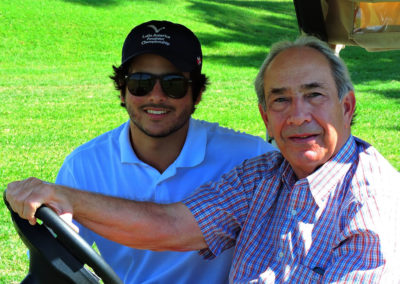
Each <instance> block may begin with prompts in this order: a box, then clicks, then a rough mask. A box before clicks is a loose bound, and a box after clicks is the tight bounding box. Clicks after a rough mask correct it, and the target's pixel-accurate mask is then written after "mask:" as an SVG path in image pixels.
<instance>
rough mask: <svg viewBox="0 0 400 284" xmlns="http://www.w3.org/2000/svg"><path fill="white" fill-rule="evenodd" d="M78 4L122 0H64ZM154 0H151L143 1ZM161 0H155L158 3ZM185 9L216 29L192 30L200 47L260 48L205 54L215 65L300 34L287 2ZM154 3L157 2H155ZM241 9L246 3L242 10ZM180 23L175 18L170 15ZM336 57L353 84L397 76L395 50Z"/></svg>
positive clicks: (211, 1)
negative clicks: (237, 45)
mask: <svg viewBox="0 0 400 284" xmlns="http://www.w3.org/2000/svg"><path fill="white" fill-rule="evenodd" d="M64 1H68V2H73V3H79V4H82V5H91V6H107V5H118V4H119V3H121V2H122V0H64ZM145 1H148V2H156V1H155V0H145ZM160 1H161V2H162V1H163V0H158V1H157V2H160ZM189 3H190V5H189V6H188V11H189V12H190V15H192V17H193V16H195V17H196V18H197V19H198V21H199V22H200V21H201V22H203V23H206V24H208V25H211V26H214V27H215V28H218V29H219V30H220V32H219V33H218V34H215V33H211V32H210V33H205V32H196V34H197V36H198V37H199V39H200V41H201V43H202V45H203V46H204V47H209V48H213V47H214V46H215V47H216V46H218V45H219V44H220V43H226V42H229V43H238V44H244V45H253V46H256V47H257V46H258V47H261V50H262V51H260V52H253V53H248V54H243V53H242V54H234V55H231V54H227V55H224V54H221V55H215V54H214V55H210V56H207V60H208V61H213V62H216V63H219V64H224V65H230V66H236V67H251V68H258V67H259V66H260V65H261V62H262V61H263V60H264V58H265V56H266V55H267V52H268V51H269V47H270V46H271V44H273V43H274V42H276V41H278V40H282V39H294V38H295V37H296V36H298V35H299V30H298V26H297V19H296V13H295V9H294V5H293V2H292V1H289V0H288V1H286V2H275V1H234V0H230V1H219V0H208V1H199V0H191V1H189ZM155 5H156V4H155ZM246 8H248V9H247V10H246ZM174 21H176V22H179V21H180V20H179V19H176V20H174ZM341 57H342V58H343V59H344V61H345V62H346V64H347V65H348V67H349V70H350V72H351V75H352V80H353V82H354V83H355V84H370V83H371V81H382V82H386V81H387V82H390V81H392V80H395V81H400V71H399V69H398V64H399V63H400V51H388V52H377V53H375V52H367V51H366V50H364V49H363V48H360V47H346V48H345V49H344V50H343V51H342V52H341ZM380 93H381V94H382V95H383V96H385V97H387V98H390V99H395V100H397V99H399V91H398V90H387V91H380Z"/></svg>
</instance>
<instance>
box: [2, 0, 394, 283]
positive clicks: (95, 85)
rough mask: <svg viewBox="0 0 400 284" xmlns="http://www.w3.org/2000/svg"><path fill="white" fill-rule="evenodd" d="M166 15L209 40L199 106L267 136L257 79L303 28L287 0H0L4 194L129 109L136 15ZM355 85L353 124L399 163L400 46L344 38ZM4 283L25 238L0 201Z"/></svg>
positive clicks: (213, 117)
mask: <svg viewBox="0 0 400 284" xmlns="http://www.w3.org/2000/svg"><path fill="white" fill-rule="evenodd" d="M151 19H159V20H160V19H166V20H170V21H175V22H179V23H182V24H184V25H186V26H188V27H189V28H190V29H192V30H193V31H194V32H195V33H196V34H197V35H198V37H199V39H200V41H201V42H202V45H203V53H204V69H203V70H204V73H205V74H207V76H209V77H210V82H211V84H210V86H209V87H208V89H207V90H206V92H205V93H204V96H203V100H202V102H201V103H200V105H199V107H198V109H197V110H196V112H195V114H194V117H196V118H199V119H205V120H209V121H213V122H219V123H220V124H221V125H223V126H226V127H230V128H234V129H236V130H238V131H245V132H248V133H251V134H254V135H258V136H261V137H264V136H265V127H264V125H263V123H262V120H261V118H260V116H259V114H258V108H257V101H256V95H255V92H254V88H253V80H254V78H255V76H256V74H257V71H258V68H259V66H260V64H261V62H262V61H263V59H264V58H265V56H266V54H267V53H268V51H269V47H270V45H271V44H272V43H273V42H275V41H276V40H280V39H294V38H295V37H296V36H297V35H298V27H297V20H296V17H295V11H294V7H293V3H292V2H291V1H277V0H276V1H234V0H232V1H217V0H211V1H201V0H192V1H179V0H171V1H169V0H158V1H151V0H147V1H137V0H136V1H127V0H126V1H123V0H97V1H95V0H93V1H92V0H41V1H33V0H25V1H22V0H3V1H1V2H0V38H1V40H0V98H1V104H0V146H1V147H0V193H3V191H4V189H5V188H6V185H7V184H8V183H9V182H11V181H13V180H20V179H24V178H27V177H30V176H36V177H38V178H41V179H45V180H48V181H54V180H55V177H56V174H57V171H58V169H59V167H60V166H61V164H62V162H63V160H64V158H65V156H66V155H67V154H68V153H70V152H71V151H72V150H73V149H74V148H76V147H77V146H78V145H80V144H82V143H84V142H86V141H88V140H89V139H91V138H94V137H96V136H97V135H99V134H101V133H103V132H105V131H107V130H110V129H112V128H114V127H116V126H118V125H120V124H121V123H122V122H124V121H126V120H127V115H126V112H125V110H124V109H122V108H121V107H120V106H119V102H118V97H117V95H118V94H117V92H116V91H115V90H114V89H113V85H112V83H111V80H110V79H109V78H108V76H109V75H110V74H111V71H112V69H111V65H113V64H115V65H118V64H119V62H120V54H121V47H122V44H123V41H124V39H125V36H126V35H127V34H128V33H129V31H130V30H131V29H132V27H133V26H135V25H137V24H139V23H141V22H144V21H148V20H151ZM341 57H342V58H343V59H344V60H345V61H346V62H347V63H348V66H349V70H350V73H351V75H352V79H353V81H354V84H355V88H356V97H357V117H356V123H355V125H354V128H353V134H354V135H356V136H359V137H361V138H362V139H365V140H367V141H368V142H370V143H371V144H372V145H374V146H375V147H376V148H377V149H378V150H379V151H380V152H381V153H382V154H383V155H384V156H385V157H386V158H387V159H388V160H389V161H390V162H391V163H392V165H394V166H395V167H396V168H397V169H398V170H400V155H399V141H400V95H399V90H400V69H399V63H400V52H399V51H390V52H379V53H369V52H367V51H365V50H364V49H361V48H359V47H346V48H345V49H344V50H343V51H342V52H341ZM0 242H1V244H0V283H19V282H20V281H21V280H22V279H23V277H24V275H26V272H27V269H28V259H27V256H26V249H25V247H24V245H23V243H22V242H21V241H20V240H19V238H18V236H17V234H16V232H15V230H14V228H13V226H12V223H11V220H10V217H9V214H8V211H7V210H6V208H5V206H4V204H3V203H2V202H0Z"/></svg>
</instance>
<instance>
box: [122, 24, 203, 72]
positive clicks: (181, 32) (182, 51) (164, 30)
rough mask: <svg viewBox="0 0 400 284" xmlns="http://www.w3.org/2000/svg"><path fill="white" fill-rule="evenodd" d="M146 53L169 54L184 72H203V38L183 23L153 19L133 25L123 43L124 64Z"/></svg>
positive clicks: (172, 60)
mask: <svg viewBox="0 0 400 284" xmlns="http://www.w3.org/2000/svg"><path fill="white" fill-rule="evenodd" d="M145 53H153V54H157V55H160V56H162V57H165V58H166V59H168V60H169V61H171V62H172V64H174V65H175V66H176V67H177V68H178V69H179V70H181V71H182V72H191V71H195V70H198V71H199V72H201V67H202V61H203V55H202V52H201V45H200V41H199V39H198V38H197V37H196V35H195V34H194V33H193V32H192V31H191V30H189V29H188V28H186V27H185V26H183V25H181V24H175V23H172V22H168V21H149V22H146V23H143V24H140V25H138V26H136V27H135V28H133V29H132V30H131V32H130V33H129V34H128V36H127V37H126V39H125V42H124V45H123V47H122V60H121V65H124V64H125V63H127V62H128V61H129V60H130V59H132V58H134V57H135V56H138V55H141V54H145Z"/></svg>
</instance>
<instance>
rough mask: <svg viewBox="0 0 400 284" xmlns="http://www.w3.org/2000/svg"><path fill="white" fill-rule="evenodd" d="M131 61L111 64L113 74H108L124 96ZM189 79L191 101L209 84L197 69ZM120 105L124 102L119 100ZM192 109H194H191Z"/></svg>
mask: <svg viewBox="0 0 400 284" xmlns="http://www.w3.org/2000/svg"><path fill="white" fill-rule="evenodd" d="M131 62H132V60H131V61H129V62H127V63H126V64H123V65H121V66H119V67H117V66H115V65H113V66H112V68H113V70H114V74H113V75H111V76H110V78H111V80H113V82H114V87H115V89H116V90H117V91H120V95H121V96H122V97H124V98H125V94H126V82H125V76H126V75H128V74H129V67H130V66H131ZM190 80H192V96H193V102H195V101H196V100H197V98H198V97H199V95H200V93H201V92H202V91H203V92H204V91H205V90H206V86H207V85H208V84H209V80H208V77H206V75H205V74H201V72H200V71H199V70H195V71H192V72H190ZM121 106H122V107H126V105H125V103H123V102H121ZM193 111H194V109H193Z"/></svg>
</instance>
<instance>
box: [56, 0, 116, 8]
mask: <svg viewBox="0 0 400 284" xmlns="http://www.w3.org/2000/svg"><path fill="white" fill-rule="evenodd" d="M64 1H66V2H70V3H75V4H80V5H85V6H95V7H104V6H115V5H118V4H119V3H120V2H121V0H64Z"/></svg>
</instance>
